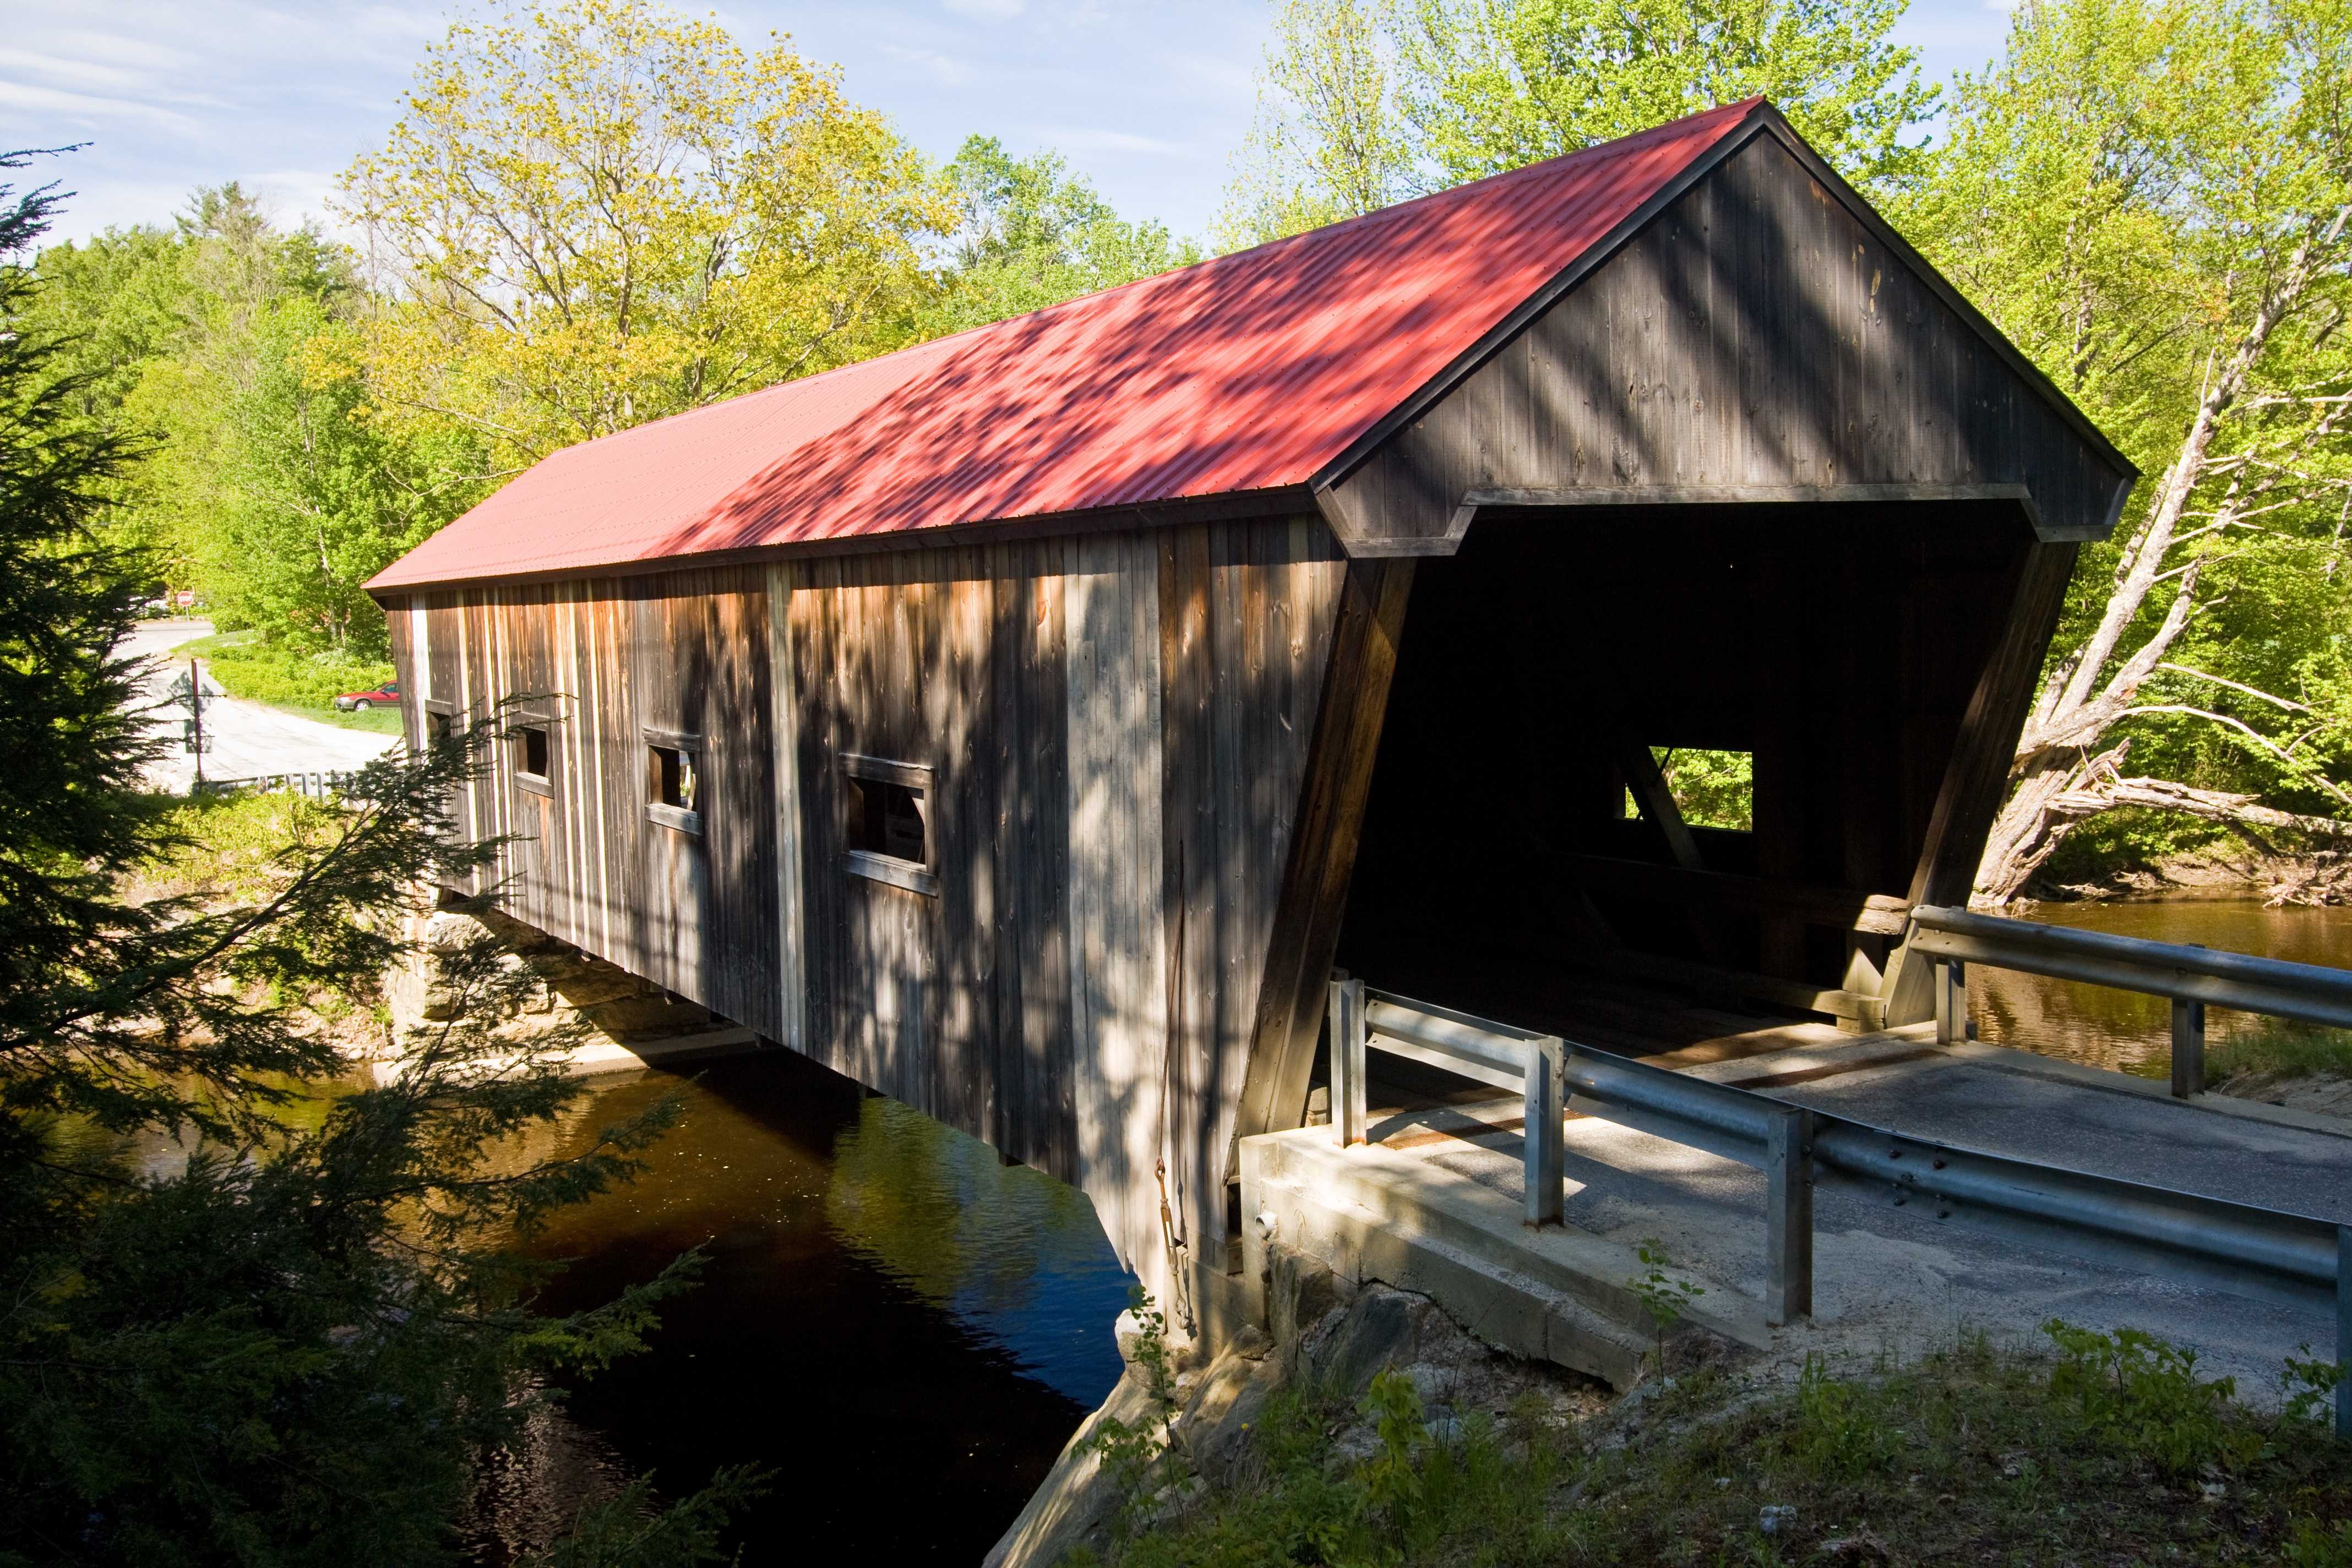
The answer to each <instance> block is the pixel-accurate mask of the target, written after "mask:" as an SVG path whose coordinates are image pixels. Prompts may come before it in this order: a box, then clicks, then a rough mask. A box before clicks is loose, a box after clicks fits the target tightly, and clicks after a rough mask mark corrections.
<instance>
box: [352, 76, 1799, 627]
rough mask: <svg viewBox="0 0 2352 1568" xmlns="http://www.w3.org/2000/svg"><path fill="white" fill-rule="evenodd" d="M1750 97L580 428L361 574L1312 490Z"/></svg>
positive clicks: (443, 577)
mask: <svg viewBox="0 0 2352 1568" xmlns="http://www.w3.org/2000/svg"><path fill="white" fill-rule="evenodd" d="M1759 101H1760V100H1749V101H1748V102H1745V103H1738V104H1732V105H1729V106H1727V107H1726V108H1722V109H1717V110H1709V111H1707V112H1706V113H1704V114H1698V115H1694V116H1692V117H1691V118H1689V119H1687V120H1680V121H1675V122H1674V123H1673V124H1670V125H1664V126H1661V127H1659V128H1658V129H1656V130H1654V131H1649V132H1643V133H1642V134H1641V135H1638V136H1631V137H1627V138H1625V139H1623V140H1622V141H1618V142H1607V143H1605V144H1603V145H1601V146H1598V147H1593V148H1589V149H1587V150H1586V151H1584V152H1581V153H1571V154H1570V155H1569V156H1567V157H1565V158H1556V159H1553V160H1551V161H1550V162H1549V163H1536V164H1532V165H1530V166H1528V168H1525V169H1520V170H1517V171H1514V172H1513V173H1511V174H1498V175H1496V176H1494V177H1493V178H1491V179H1486V180H1480V181H1478V182H1476V183H1475V184H1467V185H1462V186H1458V187H1456V188H1455V189H1453V190H1450V191H1444V192H1441V193H1439V194H1438V195H1432V196H1424V197H1422V198H1421V199H1420V200H1418V201H1412V202H1406V203H1403V204H1402V205H1398V206H1393V207H1389V208H1385V209H1383V210H1382V211H1380V212H1376V213H1372V214H1370V215H1368V216H1363V217H1360V218H1353V219H1350V220H1349V221H1348V222H1346V223H1341V224H1335V225H1333V226H1330V227H1328V228H1319V229H1316V230H1313V231H1312V232H1310V233H1307V234H1302V235H1297V236H1294V237H1291V238H1288V239H1284V240H1278V241H1276V242H1275V243H1274V244H1272V245H1265V246H1260V247H1257V248H1256V249H1255V250H1247V251H1242V252H1240V253H1238V254H1235V255H1233V256H1224V257H1219V258H1216V259H1214V260H1212V261H1204V262H1202V263H1201V264H1199V265H1198V266H1195V267H1187V268H1182V269H1181V270H1179V271H1175V272H1168V273H1162V274H1160V276H1159V277H1156V278H1147V279H1142V280H1141V281H1139V282H1135V283H1129V284H1126V285H1124V286H1122V287H1120V288H1117V289H1108V290H1106V291H1104V292H1102V293H1099V294H1091V295H1088V296H1087V297H1086V298H1084V299H1080V300H1070V301H1068V302H1067V303H1065V304H1061V305H1056V306H1054V307H1052V308H1050V309H1048V310H1039V311H1036V312H1034V313H1033V314H1031V315H1026V316H1020V317H1015V318H1014V319H1013V320H1011V321H998V322H996V323H994V324H992V325H990V326H985V327H979V328H975V329H973V330H972V331H968V332H961V333H959V334H957V335H956V336H954V337H950V338H941V339H939V340H938V341H936V342H928V343H922V344H919V345H918V346H916V347H914V348H909V349H902V350H900V351H899V352H898V353H892V354H886V355H883V356H882V357H881V358H879V359H873V360H867V361H866V362H864V363H859V364H853V365H845V366H844V367H842V368H841V369H839V370H835V371H828V372H826V373H824V374H821V375H812V376H808V377H806V378H804V379H803V380H799V381H790V382H785V383H783V384H780V385H777V386H772V387H769V388H767V389H766V390H764V391H761V392H755V393H751V394H749V395H745V396H742V397H738V398H735V399H732V400H731V401H729V402H726V403H719V404H714V405H710V406H709V407H707V408H698V409H695V410H692V411H691V412H689V413H686V414H681V415H677V416H674V417H672V418H668V419H663V420H658V421H656V422H655V423H653V424H649V425H641V426H637V427H635V429H631V430H625V431H622V432H620V433H618V434H616V435H612V436H605V437H599V438H598V439H596V440H593V441H585V442H583V443H581V444H580V445H579V446H576V447H567V448H565V449H564V450H562V451H561V452H557V453H554V454H552V455H551V456H550V457H547V458H542V459H541V461H540V462H538V463H537V464H535V465H533V466H532V467H531V468H530V469H529V470H528V471H526V472H525V473H523V474H521V475H520V476H518V477H517V478H516V479H513V480H511V481H510V482H509V483H508V484H507V485H506V486H505V487H504V488H503V489H499V491H498V492H497V493H496V494H494V495H492V496H490V497H489V498H488V500H484V501H483V502H482V503H481V504H480V505H478V506H477V507H475V508H474V509H473V510H470V511H468V512H467V513H466V514H465V515H464V516H463V517H461V518H459V519H457V521H455V522H452V523H451V524H449V526H448V527H446V528H445V529H443V530H441V531H439V532H438V533H436V534H435V535H434V536H433V537H432V538H430V539H428V540H426V541H425V542H424V543H422V544H420V545H418V546H417V547H416V548H415V550H412V551H410V552H408V553H407V554H406V555H404V556H403V557H402V558H401V559H400V560H399V561H397V562H394V563H393V564H392V565H391V566H390V567H388V568H386V569H385V570H384V571H383V572H382V573H380V574H377V576H376V577H375V578H374V579H373V581H372V582H371V583H370V584H368V585H369V586H370V587H371V588H396V587H401V586H404V585H409V584H421V583H447V582H453V581H460V580H464V579H469V578H478V577H499V576H511V575H517V574H541V573H553V572H568V571H578V570H582V569H589V568H595V567H601V566H618V565H624V564H627V563H633V562H642V561H651V560H658V559H664V558H667V557H674V556H690V555H698V554H705V553H709V552H719V551H731V550H743V549H751V548H757V547H761V546H772V545H785V544H792V543H796V542H808V541H817V540H842V539H852V538H856V537H860V536H863V535H868V534H879V533H887V532H896V531H906V530H913V529H934V528H950V527H953V526H955V525H957V524H960V523H974V522H983V521H997V520H1003V519H1014V518H1023V517H1034V516H1040V515H1045V514H1050V513H1055V512H1068V511H1078V510H1086V509H1088V508H1094V507H1107V506H1121V505H1135V504H1139V503H1142V502H1147V501H1160V500H1178V499H1181V498H1189V497H1200V496H1211V495H1223V494H1232V493H1236V492H1244V491H1250V490H1264V489H1276V488H1281V487H1286V486H1294V485H1299V484H1304V483H1306V482H1307V480H1308V479H1310V478H1312V477H1313V476H1314V475H1316V473H1317V472H1318V470H1319V469H1321V468H1323V467H1324V466H1325V465H1327V464H1328V463H1330V462H1331V461H1332V460H1333V459H1335V458H1338V457H1339V455H1340V454H1341V453H1342V452H1344V451H1345V450H1346V449H1347V448H1348V447H1349V444H1350V443H1351V442H1353V441H1354V440H1356V439H1357V438H1358V437H1360V436H1361V435H1362V434H1363V433H1364V432H1365V431H1367V430H1368V429H1370V427H1371V426H1372V425H1373V424H1374V423H1375V422H1377V421H1378V420H1379V419H1380V418H1381V416H1383V415H1385V414H1387V413H1389V412H1390V411H1391V410H1392V409H1394V408H1396V407H1397V406H1398V405H1401V404H1402V403H1404V402H1405V401H1406V400H1407V399H1408V398H1410V397H1411V396H1412V395H1413V394H1414V393H1415V392H1416V391H1418V390H1419V389H1421V388H1422V387H1423V385H1425V384H1428V383H1429V382H1430V381H1431V379H1432V378H1433V377H1434V376H1436V375H1437V374H1439V373H1440V372H1441V371H1443V370H1444V368H1445V367H1446V366H1447V365H1448V364H1449V363H1452V362H1453V361H1454V360H1455V359H1457V358H1458V357H1459V356H1461V355H1462V354H1463V353H1465V352H1467V351H1468V350H1469V349H1471V348H1472V347H1474V346H1475V345H1476V344H1477V342H1479V340H1480V339H1481V338H1483V337H1484V336H1486V333H1488V332H1489V331H1493V330H1494V329H1495V328H1496V326H1497V325H1498V324H1500V323H1501V321H1503V319H1504V318H1505V317H1506V316H1507V315H1508V314H1509V313H1510V312H1511V310H1513V309H1514V308H1516V307H1517V306H1518V305H1520V304H1521V303H1523V302H1524V301H1526V300H1528V299H1529V298H1530V297H1531V296H1533V295H1534V294H1535V293H1536V292H1537V291H1538V289H1541V288H1542V287H1543V286H1544V285H1545V284H1546V283H1548V282H1549V281H1551V280H1552V279H1554V278H1556V277H1558V276H1559V274H1560V273H1561V272H1562V271H1564V270H1565V269H1566V268H1568V267H1569V266H1570V265H1571V264H1572V263H1573V262H1575V261H1576V259H1577V258H1579V257H1580V256H1581V255H1582V254H1583V253H1584V252H1585V251H1586V250H1587V249H1589V248H1590V247H1592V246H1593V245H1595V244H1597V243H1598V242H1600V241H1601V240H1602V239H1603V238H1605V237H1608V236H1609V235H1610V233H1611V232H1612V230H1614V229H1616V228H1617V227H1618V226H1619V225H1621V224H1622V222H1624V220H1625V219H1626V218H1628V217H1630V216H1632V215H1633V213H1634V211H1635V210H1636V209H1637V208H1639V207H1640V206H1641V205H1642V204H1643V202H1645V201H1647V200H1648V199H1649V198H1650V197H1651V196H1652V195H1655V194H1656V193H1657V192H1658V191H1659V190H1660V189H1661V188H1662V187H1664V185H1665V184H1667V183H1668V182H1670V181H1671V180H1673V179H1674V178H1675V175H1676V174H1680V173H1681V172H1682V171H1684V170H1685V169H1686V168H1688V167H1689V166H1690V164H1691V163H1693V162H1694V161H1695V160H1696V159H1697V158H1699V157H1700V156H1701V155H1703V154H1704V153H1706V152H1707V151H1708V149H1710V148H1712V147H1714V146H1715V145H1716V144H1717V142H1721V141H1722V140H1723V139H1724V138H1725V137H1726V136H1727V135H1729V134H1730V133H1731V132H1734V131H1736V130H1737V129H1738V127H1739V126H1740V125H1741V124H1742V123H1743V122H1744V121H1746V120H1747V119H1748V116H1749V114H1750V113H1751V112H1752V111H1753V110H1755V109H1756V107H1757V105H1758V103H1759Z"/></svg>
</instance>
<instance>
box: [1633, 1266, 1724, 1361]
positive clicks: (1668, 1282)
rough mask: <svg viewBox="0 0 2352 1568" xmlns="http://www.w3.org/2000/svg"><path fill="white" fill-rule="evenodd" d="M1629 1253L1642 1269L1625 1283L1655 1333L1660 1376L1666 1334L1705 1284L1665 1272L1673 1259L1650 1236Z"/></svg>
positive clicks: (1681, 1319) (1687, 1309)
mask: <svg viewBox="0 0 2352 1568" xmlns="http://www.w3.org/2000/svg"><path fill="white" fill-rule="evenodd" d="M1633 1256H1634V1257H1636V1258H1640V1259H1641V1260H1642V1272H1641V1273H1639V1274H1636V1275H1634V1276H1633V1279H1628V1280H1627V1281H1626V1282H1625V1285H1626V1289H1630V1290H1632V1291H1633V1295H1634V1297H1635V1299H1637V1300H1639V1301H1640V1302H1641V1303H1642V1310H1643V1311H1644V1312H1646V1313H1648V1314H1649V1317H1650V1327H1651V1328H1652V1329H1653V1330H1654V1331H1655V1333H1656V1336H1657V1372H1658V1375H1659V1376H1661V1377H1663V1376H1664V1375H1665V1371H1666V1336H1667V1335H1668V1334H1670V1333H1672V1332H1673V1331H1674V1327H1675V1324H1676V1323H1679V1322H1681V1321H1683V1317H1684V1314H1685V1313H1687V1312H1688V1311H1689V1310H1690V1307H1691V1303H1692V1302H1693V1301H1696V1300H1698V1299H1699V1298H1700V1297H1701V1296H1704V1295H1706V1286H1704V1285H1699V1284H1695V1283H1693V1282H1692V1281H1690V1280H1687V1279H1675V1277H1674V1276H1673V1275H1671V1274H1669V1273H1667V1272H1666V1270H1667V1269H1668V1268H1671V1267H1673V1265H1674V1259H1673V1258H1670V1257H1668V1256H1667V1255H1666V1244H1665V1243H1664V1242H1663V1241H1660V1240H1659V1239H1658V1238H1657V1237H1654V1236H1649V1237H1643V1238H1642V1241H1641V1243H1640V1245H1639V1246H1637V1247H1634V1248H1633Z"/></svg>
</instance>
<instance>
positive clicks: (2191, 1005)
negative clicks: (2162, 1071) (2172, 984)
mask: <svg viewBox="0 0 2352 1568" xmlns="http://www.w3.org/2000/svg"><path fill="white" fill-rule="evenodd" d="M2204 1092H2205V1004H2204V1003H2202V1002H2189V1001H2184V1000H2183V999H2181V998H2180V997H2178V996H2175V997H2174V998H2173V999H2172V1098H2173V1099H2175V1100H2187V1099H2188V1098H2189V1096H2190V1095H2192V1094H2202V1093H2204Z"/></svg>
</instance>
